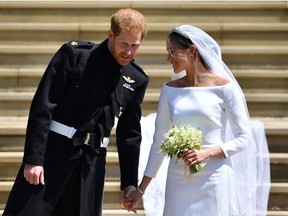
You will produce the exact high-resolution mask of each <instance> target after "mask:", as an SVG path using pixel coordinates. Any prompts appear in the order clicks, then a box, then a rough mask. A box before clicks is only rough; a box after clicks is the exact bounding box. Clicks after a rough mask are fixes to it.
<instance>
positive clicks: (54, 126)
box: [49, 120, 109, 148]
mask: <svg viewBox="0 0 288 216" xmlns="http://www.w3.org/2000/svg"><path fill="white" fill-rule="evenodd" d="M49 129H50V130H51V131H53V132H55V133H58V134H61V135H63V136H66V137H68V138H69V139H71V138H72V137H73V136H74V134H75V133H76V131H77V129H75V128H74V127H69V126H67V125H64V124H62V123H60V122H57V121H55V120H52V121H51V124H50V128H49ZM87 135H88V136H87V139H86V140H85V142H84V144H88V142H89V140H90V133H87ZM108 144H109V137H103V141H102V140H101V141H100V147H101V148H107V146H108Z"/></svg>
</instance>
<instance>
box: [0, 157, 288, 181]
mask: <svg viewBox="0 0 288 216" xmlns="http://www.w3.org/2000/svg"><path fill="white" fill-rule="evenodd" d="M22 157H23V152H0V167H1V169H0V181H11V180H12V181H13V180H14V179H15V176H16V175H17V173H18V170H19V167H20V165H21V162H22ZM4 167H5V169H4ZM287 168H288V153H270V170H271V181H272V182H285V181H286V179H288V173H287V172H286V170H287ZM106 172H107V174H106V176H107V179H108V180H115V179H118V178H119V176H120V172H119V165H118V154H117V152H112V151H108V155H107V170H106Z"/></svg>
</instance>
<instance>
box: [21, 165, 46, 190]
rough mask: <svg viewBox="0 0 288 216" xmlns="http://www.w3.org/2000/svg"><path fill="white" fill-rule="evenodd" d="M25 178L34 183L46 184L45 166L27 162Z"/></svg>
mask: <svg viewBox="0 0 288 216" xmlns="http://www.w3.org/2000/svg"><path fill="white" fill-rule="evenodd" d="M24 178H25V179H26V180H27V181H28V182H29V183H30V184H34V185H38V184H42V185H44V184H45V182H44V169H43V166H38V165H32V164H25V167H24Z"/></svg>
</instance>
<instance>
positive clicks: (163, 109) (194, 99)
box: [144, 82, 256, 216]
mask: <svg viewBox="0 0 288 216" xmlns="http://www.w3.org/2000/svg"><path fill="white" fill-rule="evenodd" d="M235 89H236V87H235V86H234V84H233V83H232V82H230V83H228V84H226V85H223V86H213V87H184V88H176V87H170V86H167V85H166V84H164V85H163V87H162V90H161V96H160V99H159V105H158V112H157V117H156V123H155V134H154V138H153V144H152V146H151V150H150V155H149V160H148V163H147V167H146V170H145V172H144V175H146V176H150V177H155V176H156V174H157V171H158V169H159V167H160V166H161V163H162V161H163V159H164V155H163V154H161V153H159V151H160V144H161V141H162V140H163V134H164V133H165V132H167V131H168V130H169V129H171V127H172V125H173V124H175V125H183V124H185V125H191V126H194V127H199V128H200V129H201V131H202V134H203V137H202V145H201V148H203V149H204V148H207V147H211V146H220V147H221V148H222V150H223V152H224V154H225V158H219V159H209V160H207V161H206V165H205V167H204V168H203V170H201V171H200V172H198V173H196V174H189V172H187V166H186V165H185V164H184V162H183V161H182V160H181V159H180V160H177V158H171V160H170V162H169V167H168V173H167V182H166V183H167V186H166V189H165V206H164V213H163V215H164V216H199V215H201V216H232V215H235V216H243V215H248V216H250V215H251V216H252V215H255V214H254V213H251V212H252V211H253V208H254V204H255V200H254V198H255V192H256V188H255V187H254V186H256V184H255V182H254V180H255V179H254V177H255V175H256V170H254V171H255V175H254V176H253V170H252V175H251V171H249V173H245V172H246V168H247V170H248V167H245V166H244V167H238V168H237V169H238V171H239V170H240V171H241V172H243V173H245V175H246V174H247V176H245V178H243V179H241V180H239V179H237V178H235V167H234V169H233V163H232V161H231V157H233V155H235V154H236V153H238V152H240V151H242V150H243V149H244V148H246V147H247V145H248V146H249V145H250V147H249V148H248V149H249V151H254V148H255V146H253V143H252V142H251V141H250V139H249V136H250V133H251V131H250V127H249V126H250V125H249V124H250V120H249V119H248V117H247V115H246V108H245V106H244V105H243V102H242V98H241V95H240V94H239V93H238V91H236V90H235ZM227 119H229V122H230V125H231V129H232V131H233V134H234V136H235V138H234V139H231V140H229V141H226V140H225V139H226V134H225V133H226V127H227ZM244 151H247V150H244ZM249 155H253V154H249ZM253 162H254V161H253V159H250V158H246V159H245V161H243V164H245V163H246V164H247V165H249V163H253ZM236 171H237V170H236ZM238 176H239V175H238ZM244 179H245V180H244ZM243 181H246V182H243ZM250 186H251V187H252V188H250ZM247 188H248V189H249V190H246V191H245V190H244V189H247ZM239 192H242V195H241V196H239ZM243 193H245V194H244V196H243ZM243 197H245V198H243ZM243 202H244V203H245V205H244V206H243ZM247 204H249V205H251V206H248V205H247Z"/></svg>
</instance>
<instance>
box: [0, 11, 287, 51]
mask: <svg viewBox="0 0 288 216" xmlns="http://www.w3.org/2000/svg"><path fill="white" fill-rule="evenodd" d="M108 19H109V17H108V16H107V21H108ZM107 21H106V22H101V23H95V22H87V21H86V22H69V23H67V22H54V23H53V22H1V26H0V31H1V37H0V42H1V43H2V44H14V45H17V44H32V45H33V44H55V43H56V44H59V43H63V42H66V41H70V40H74V39H78V40H88V41H94V42H100V41H102V40H103V39H104V38H106V37H107V31H108V29H109V27H110V23H109V22H107ZM182 23H183V22H172V23H171V20H170V19H169V20H167V21H163V22H149V23H147V27H148V36H147V38H145V40H144V41H143V44H147V45H149V44H150V45H151V44H154V45H157V44H158V45H160V44H164V43H165V41H164V40H165V38H166V36H167V34H168V33H169V32H170V31H171V28H172V27H173V26H177V25H181V24H182ZM193 25H195V26H198V27H199V28H201V29H203V30H204V31H206V32H207V33H209V34H210V35H211V36H212V37H213V38H214V39H215V40H216V41H217V42H218V43H219V44H220V45H221V46H223V45H254V46H255V45H263V44H269V45H282V46H283V45H288V41H287V37H288V24H287V23H286V22H279V21H278V22H270V23H267V22H262V23H261V22H257V23H255V22H253V23H251V22H239V23H235V22H232V23H231V22H224V23H223V22H215V21H213V22H196V23H195V22H193ZM259 38H261V40H259Z"/></svg>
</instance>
